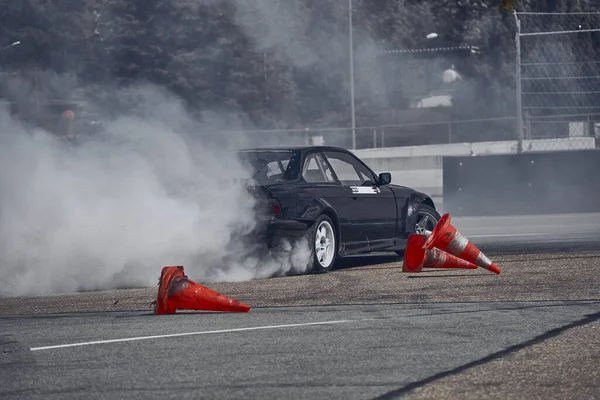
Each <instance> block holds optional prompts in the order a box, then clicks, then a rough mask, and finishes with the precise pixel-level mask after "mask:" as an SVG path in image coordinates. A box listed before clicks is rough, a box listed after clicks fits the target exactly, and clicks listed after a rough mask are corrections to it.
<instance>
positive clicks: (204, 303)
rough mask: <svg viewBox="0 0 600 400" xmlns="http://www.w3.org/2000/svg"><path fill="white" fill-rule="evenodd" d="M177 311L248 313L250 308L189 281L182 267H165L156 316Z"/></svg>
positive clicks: (159, 289)
mask: <svg viewBox="0 0 600 400" xmlns="http://www.w3.org/2000/svg"><path fill="white" fill-rule="evenodd" d="M176 310H209V311H225V312H248V311H250V306H248V305H246V304H244V303H240V302H239V301H237V300H233V299H230V298H229V297H227V296H225V295H223V294H221V293H218V292H215V291H214V290H212V289H209V288H207V287H206V286H202V285H200V284H199V283H196V282H194V281H192V280H190V279H188V277H187V276H186V275H185V274H184V273H183V267H182V266H176V267H163V269H162V272H161V274H160V281H159V287H158V296H157V298H156V305H155V307H154V314H174V313H175V311H176Z"/></svg>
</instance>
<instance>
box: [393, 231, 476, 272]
mask: <svg viewBox="0 0 600 400" xmlns="http://www.w3.org/2000/svg"><path fill="white" fill-rule="evenodd" d="M425 241H426V237H425V236H422V235H415V234H410V235H409V236H408V241H407V242H406V250H405V251H404V262H403V263H402V272H421V270H422V269H423V268H461V269H477V268H478V267H477V265H475V264H473V263H470V262H468V261H465V260H462V259H460V258H458V257H456V256H453V255H452V254H448V253H446V252H445V251H442V250H440V249H436V248H432V249H425V248H424V247H423V245H424V244H425Z"/></svg>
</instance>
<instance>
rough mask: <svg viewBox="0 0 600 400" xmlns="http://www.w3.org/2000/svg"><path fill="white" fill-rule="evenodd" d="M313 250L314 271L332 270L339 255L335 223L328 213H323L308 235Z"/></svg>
mask: <svg viewBox="0 0 600 400" xmlns="http://www.w3.org/2000/svg"><path fill="white" fill-rule="evenodd" d="M308 239H309V244H310V246H311V250H312V268H311V272H313V273H317V274H318V273H325V272H328V271H329V270H331V268H332V267H333V263H334V262H335V259H336V255H337V240H336V232H335V225H334V223H333V222H332V221H331V219H330V218H329V217H328V216H327V215H321V216H320V217H319V218H318V219H317V221H316V222H315V224H314V225H313V228H312V229H311V234H310V236H309V237H308Z"/></svg>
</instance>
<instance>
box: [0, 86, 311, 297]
mask: <svg viewBox="0 0 600 400" xmlns="http://www.w3.org/2000/svg"><path fill="white" fill-rule="evenodd" d="M123 95H124V96H123V97H127V96H134V97H135V98H137V99H138V103H137V105H136V107H134V108H132V109H131V110H130V112H128V113H124V115H122V116H121V117H118V118H116V119H115V120H112V121H110V122H107V123H106V125H105V127H104V129H103V130H102V131H101V132H100V133H98V134H97V135H95V136H92V137H90V138H84V139H82V140H81V142H80V143H78V144H77V145H75V146H68V145H67V144H66V143H65V141H64V140H63V139H59V138H57V137H56V136H54V135H52V134H50V133H48V132H45V131H43V130H40V129H36V130H31V129H27V128H25V127H24V126H23V125H21V124H20V123H19V122H17V121H15V120H13V119H11V118H10V116H9V114H8V113H7V110H5V109H2V110H0V238H1V239H0V274H2V277H3V279H2V280H1V281H0V296H11V295H33V294H48V293H57V292H70V291H78V290H95V289H110V288H116V287H131V286H148V285H155V284H156V282H157V279H158V276H159V275H160V269H161V267H162V266H163V265H184V266H185V268H186V273H187V274H188V276H190V278H192V279H196V280H201V281H202V280H208V281H210V280H214V279H218V280H247V279H252V278H255V277H267V276H271V275H278V274H283V273H286V272H288V271H293V270H299V271H302V270H303V269H304V268H305V266H306V261H307V260H308V258H306V257H302V254H308V250H307V247H306V246H304V247H300V248H299V249H298V250H293V251H292V249H291V247H290V248H288V251H283V252H280V253H273V254H270V255H267V256H266V257H262V258H260V259H256V258H255V259H252V258H247V257H249V255H250V253H249V249H244V248H240V246H239V245H237V243H235V242H232V240H235V239H232V236H233V235H234V233H235V232H242V233H243V232H247V231H248V230H249V229H252V228H253V227H254V226H255V223H256V222H255V220H254V214H253V213H252V208H253V206H254V200H253V199H252V197H251V196H249V195H248V194H247V193H246V191H245V190H246V189H245V186H244V185H243V184H242V183H240V182H241V181H240V179H239V178H249V176H248V171H247V170H246V169H244V168H243V166H242V165H241V164H240V163H239V162H238V160H237V158H236V157H235V156H234V154H233V153H230V152H228V151H227V150H229V149H227V148H225V147H220V146H217V145H213V144H211V142H207V141H205V140H204V139H203V136H202V133H203V131H210V132H212V131H213V129H214V127H209V126H206V125H203V124H200V123H198V122H196V121H194V120H192V119H191V118H189V117H188V116H187V115H186V113H185V111H184V109H183V107H182V105H181V104H180V103H179V102H178V101H176V99H174V98H172V97H170V96H166V95H165V93H164V92H162V91H160V90H158V89H156V88H148V87H145V88H143V89H136V90H129V91H127V92H125V93H123ZM140 99H141V100H140ZM234 248H235V252H234V251H233V249H234ZM298 255H300V257H301V258H302V260H301V261H300V262H298V260H297V258H298ZM226 260H228V261H226ZM227 263H230V264H227Z"/></svg>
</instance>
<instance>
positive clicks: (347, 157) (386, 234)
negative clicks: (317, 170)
mask: <svg viewBox="0 0 600 400" xmlns="http://www.w3.org/2000/svg"><path fill="white" fill-rule="evenodd" d="M324 154H325V156H326V159H327V162H328V163H329V164H330V165H331V167H332V169H333V172H334V173H335V175H336V177H337V179H338V180H339V182H340V183H341V184H342V186H343V187H344V188H345V189H346V191H347V192H348V193H349V194H350V198H351V199H352V203H351V209H350V213H351V215H350V219H351V220H352V225H353V227H352V230H355V231H356V233H355V234H356V235H357V236H359V237H364V240H366V241H368V243H369V247H370V249H377V248H384V247H388V246H390V245H391V244H392V243H393V240H394V239H395V237H396V227H397V207H396V199H395V197H394V193H393V192H392V189H390V188H389V187H387V186H377V185H376V181H377V177H376V176H374V174H373V172H372V171H371V170H369V168H367V167H366V166H365V165H364V164H363V163H362V162H360V160H358V159H357V158H356V157H355V156H353V155H351V154H348V153H345V152H341V151H325V152H324Z"/></svg>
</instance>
